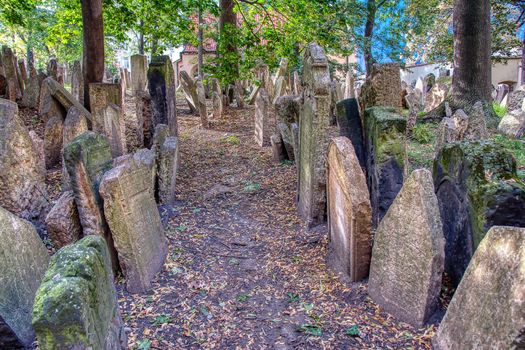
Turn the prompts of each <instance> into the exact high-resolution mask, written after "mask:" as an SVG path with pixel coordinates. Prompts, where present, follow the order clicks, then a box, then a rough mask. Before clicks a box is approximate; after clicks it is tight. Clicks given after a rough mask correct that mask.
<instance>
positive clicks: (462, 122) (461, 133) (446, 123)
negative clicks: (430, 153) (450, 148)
mask: <svg viewBox="0 0 525 350" xmlns="http://www.w3.org/2000/svg"><path fill="white" fill-rule="evenodd" d="M467 127H468V115H467V114H466V113H465V112H464V111H463V110H462V109H458V110H456V112H454V115H453V116H452V117H451V118H448V117H445V118H443V119H442V120H441V123H440V124H439V128H438V132H437V135H436V147H435V148H436V151H439V150H440V149H441V148H442V147H443V145H445V144H447V143H453V142H458V141H462V140H463V139H464V137H465V132H466V131H467Z"/></svg>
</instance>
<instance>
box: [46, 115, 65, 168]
mask: <svg viewBox="0 0 525 350" xmlns="http://www.w3.org/2000/svg"><path fill="white" fill-rule="evenodd" d="M63 132H64V122H63V120H62V116H57V117H52V118H50V119H49V120H48V121H47V123H46V127H45V130H44V152H45V156H46V169H52V168H54V167H55V166H57V165H59V164H60V161H61V159H62V156H61V155H62V139H63Z"/></svg>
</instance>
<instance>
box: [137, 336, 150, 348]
mask: <svg viewBox="0 0 525 350" xmlns="http://www.w3.org/2000/svg"><path fill="white" fill-rule="evenodd" d="M150 348H151V340H149V339H142V340H141V341H139V342H138V343H137V349H139V350H149V349H150Z"/></svg>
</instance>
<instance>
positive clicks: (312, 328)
mask: <svg viewBox="0 0 525 350" xmlns="http://www.w3.org/2000/svg"><path fill="white" fill-rule="evenodd" d="M298 331H299V332H302V333H305V334H308V335H311V336H314V337H321V336H322V335H323V329H322V328H321V327H320V326H319V325H316V324H302V325H300V326H299V328H298Z"/></svg>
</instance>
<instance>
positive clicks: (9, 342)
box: [0, 207, 49, 349]
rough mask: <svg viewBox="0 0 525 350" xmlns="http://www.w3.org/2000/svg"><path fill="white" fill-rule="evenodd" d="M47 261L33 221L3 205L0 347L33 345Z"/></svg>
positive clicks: (0, 215)
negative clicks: (35, 310) (33, 317)
mask: <svg viewBox="0 0 525 350" xmlns="http://www.w3.org/2000/svg"><path fill="white" fill-rule="evenodd" d="M48 262H49V255H48V254H47V250H46V248H45V246H44V244H43V243H42V240H41V239H40V237H39V236H38V234H37V232H36V230H35V228H34V227H33V225H31V224H30V223H29V222H27V221H25V220H23V219H20V218H18V217H17V216H16V215H14V214H12V213H10V212H9V211H7V210H5V209H4V208H2V207H0V270H1V271H2V273H1V274H0V284H1V285H2V288H0V348H2V349H26V348H27V349H29V348H31V345H32V343H33V340H34V337H35V333H34V330H33V327H32V326H31V310H32V309H33V303H34V300H35V294H36V291H37V289H38V286H39V285H40V280H41V279H42V277H43V276H44V273H45V271H46V268H47V264H48Z"/></svg>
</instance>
